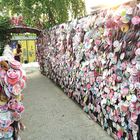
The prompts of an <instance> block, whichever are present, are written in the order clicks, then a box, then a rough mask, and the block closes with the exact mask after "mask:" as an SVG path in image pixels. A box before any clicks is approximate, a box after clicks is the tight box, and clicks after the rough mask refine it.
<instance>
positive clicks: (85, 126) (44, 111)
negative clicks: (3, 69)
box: [21, 71, 112, 140]
mask: <svg viewBox="0 0 140 140" xmlns="http://www.w3.org/2000/svg"><path fill="white" fill-rule="evenodd" d="M24 95H25V99H24V105H25V112H24V114H23V122H24V124H25V125H26V129H25V131H24V132H22V133H21V137H22V140H112V138H110V136H108V135H107V133H106V132H105V131H104V130H103V129H102V128H101V127H100V126H99V125H98V124H96V123H95V122H94V121H92V120H91V119H90V118H89V117H88V115H87V114H86V113H84V112H83V111H82V110H81V108H80V107H79V106H78V105H77V104H75V103H74V102H73V101H72V100H71V99H69V98H68V97H67V96H66V95H65V94H64V93H63V92H62V91H61V90H60V89H59V88H58V87H56V86H55V85H54V84H53V83H52V82H51V81H50V80H49V79H47V78H46V77H44V76H42V75H41V74H40V73H39V72H38V71H36V72H33V73H30V74H28V82H27V88H26V89H25V90H24Z"/></svg>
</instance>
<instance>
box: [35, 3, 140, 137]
mask: <svg viewBox="0 0 140 140" xmlns="http://www.w3.org/2000/svg"><path fill="white" fill-rule="evenodd" d="M37 56H38V61H39V63H40V68H41V72H42V73H43V74H45V75H46V76H47V77H49V78H51V79H52V80H53V81H54V82H55V83H57V84H58V85H59V86H61V88H62V89H63V90H64V92H65V93H66V94H67V95H68V96H69V97H71V98H72V99H74V100H76V101H77V102H78V103H79V104H80V105H81V106H82V108H83V110H84V111H85V112H87V113H88V114H89V115H90V116H91V117H92V118H93V119H94V120H95V121H97V122H98V123H99V124H100V125H101V126H102V127H103V129H105V130H106V131H107V132H108V133H109V134H110V135H112V136H113V137H114V139H117V140H139V139H140V5H135V6H130V5H121V6H120V7H117V8H114V9H108V10H102V11H100V12H98V13H97V14H94V15H90V16H87V17H84V18H81V19H78V20H73V21H72V22H69V23H66V24H62V25H59V26H55V27H54V28H52V29H50V30H48V31H44V34H43V37H40V39H39V40H38V51H37ZM93 131H94V130H93Z"/></svg>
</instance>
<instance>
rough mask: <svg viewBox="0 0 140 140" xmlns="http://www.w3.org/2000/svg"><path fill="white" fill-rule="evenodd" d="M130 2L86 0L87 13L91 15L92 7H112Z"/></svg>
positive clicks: (126, 0) (124, 0) (120, 0)
mask: <svg viewBox="0 0 140 140" xmlns="http://www.w3.org/2000/svg"><path fill="white" fill-rule="evenodd" d="M128 1H130V0H85V4H86V11H87V14H90V12H91V7H94V6H99V5H105V6H110V7H111V6H115V5H119V4H121V3H124V2H128Z"/></svg>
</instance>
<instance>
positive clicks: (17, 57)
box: [15, 44, 22, 62]
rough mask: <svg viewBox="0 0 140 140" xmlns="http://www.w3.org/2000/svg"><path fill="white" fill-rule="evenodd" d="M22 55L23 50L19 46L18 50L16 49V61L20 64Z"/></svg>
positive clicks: (18, 45)
mask: <svg viewBox="0 0 140 140" xmlns="http://www.w3.org/2000/svg"><path fill="white" fill-rule="evenodd" d="M21 54H22V50H21V45H20V44H17V48H16V54H15V60H17V61H19V62H20V57H21Z"/></svg>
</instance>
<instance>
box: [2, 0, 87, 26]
mask: <svg viewBox="0 0 140 140" xmlns="http://www.w3.org/2000/svg"><path fill="white" fill-rule="evenodd" d="M3 7H4V8H3ZM0 11H2V12H3V13H6V14H9V13H11V15H12V16H13V15H14V14H17V15H20V14H21V15H23V17H24V22H25V24H26V25H27V26H33V27H35V26H36V27H38V28H48V27H52V26H54V25H56V24H61V23H63V22H66V21H68V20H69V19H70V20H71V19H73V18H78V17H81V16H84V14H85V5H84V2H83V0H1V3H0ZM70 14H71V18H70V16H69V15H70Z"/></svg>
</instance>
